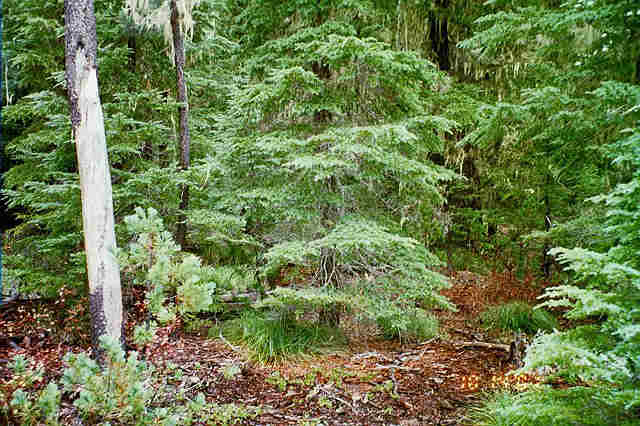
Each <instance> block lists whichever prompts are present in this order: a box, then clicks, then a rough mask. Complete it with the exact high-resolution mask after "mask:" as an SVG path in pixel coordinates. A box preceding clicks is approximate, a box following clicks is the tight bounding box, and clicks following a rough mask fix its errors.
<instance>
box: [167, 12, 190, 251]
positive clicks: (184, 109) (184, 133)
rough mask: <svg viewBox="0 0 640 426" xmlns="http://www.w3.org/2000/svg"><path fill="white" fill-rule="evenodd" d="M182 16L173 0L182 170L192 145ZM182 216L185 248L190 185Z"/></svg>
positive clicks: (180, 234) (180, 238)
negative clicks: (186, 211)
mask: <svg viewBox="0 0 640 426" xmlns="http://www.w3.org/2000/svg"><path fill="white" fill-rule="evenodd" d="M180 21H181V17H180V16H179V14H178V7H177V5H176V0H171V30H172V32H173V51H174V59H175V63H176V78H177V85H178V102H180V103H181V105H180V108H179V109H178V111H179V113H180V167H181V168H182V170H187V169H188V168H189V148H190V145H191V136H190V135H189V122H188V114H189V104H188V101H187V84H186V81H185V78H184V64H185V59H184V38H183V35H182V30H181V29H180ZM180 193H181V195H180V210H181V213H180V216H179V219H178V229H177V231H176V240H177V241H178V244H180V246H181V247H183V248H184V245H185V240H186V234H187V222H186V220H187V219H186V217H185V214H184V211H185V210H186V209H187V207H189V186H188V185H183V186H182V188H181V191H180Z"/></svg>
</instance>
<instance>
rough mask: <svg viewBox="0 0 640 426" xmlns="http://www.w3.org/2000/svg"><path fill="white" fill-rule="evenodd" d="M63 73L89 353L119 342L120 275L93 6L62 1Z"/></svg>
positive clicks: (88, 2)
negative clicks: (104, 342)
mask: <svg viewBox="0 0 640 426" xmlns="http://www.w3.org/2000/svg"><path fill="white" fill-rule="evenodd" d="M64 18H65V42H66V44H65V68H66V80H67V89H68V96H69V103H70V106H71V125H72V135H73V139H74V141H75V144H76V152H77V159H78V171H79V174H80V190H81V197H82V225H83V231H84V246H85V252H86V257H87V273H88V280H89V308H90V311H91V329H92V338H93V347H94V351H95V353H96V355H97V357H98V359H101V358H102V356H101V355H102V354H101V352H100V350H99V348H98V338H99V337H100V336H102V335H105V334H106V335H108V336H111V337H113V338H114V339H116V340H118V341H121V342H122V340H123V335H122V315H123V312H122V292H121V288H120V271H119V268H118V263H117V261H116V258H115V255H114V252H115V249H116V238H115V231H114V218H113V199H112V192H111V174H110V170H109V161H108V157H107V143H106V136H105V130H104V116H103V114H102V105H101V103H100V96H99V91H98V69H97V62H98V61H97V35H96V18H95V14H94V9H93V1H92V0H65V14H64Z"/></svg>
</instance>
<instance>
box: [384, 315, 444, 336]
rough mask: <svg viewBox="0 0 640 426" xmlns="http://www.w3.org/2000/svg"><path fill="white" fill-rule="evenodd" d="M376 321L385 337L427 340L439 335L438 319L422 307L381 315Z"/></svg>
mask: <svg viewBox="0 0 640 426" xmlns="http://www.w3.org/2000/svg"><path fill="white" fill-rule="evenodd" d="M376 323H377V324H378V327H379V328H380V330H381V331H382V335H383V337H384V338H385V339H409V340H426V339H430V338H432V337H435V336H437V335H438V330H439V324H438V319H437V318H436V317H435V316H433V315H431V314H429V313H428V312H426V311H424V310H422V309H415V310H414V311H413V312H407V313H403V314H393V315H388V316H386V315H381V316H379V317H378V318H376Z"/></svg>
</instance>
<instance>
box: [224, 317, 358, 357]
mask: <svg viewBox="0 0 640 426" xmlns="http://www.w3.org/2000/svg"><path fill="white" fill-rule="evenodd" d="M222 333H223V334H224V335H225V336H226V337H227V338H228V339H230V340H232V341H234V342H238V343H241V344H243V345H244V346H245V347H246V348H247V350H248V352H249V357H250V358H251V359H252V360H254V361H258V362H262V363H264V362H274V361H282V360H284V359H286V358H291V357H295V356H300V355H304V354H311V353H319V352H321V351H322V350H326V349H328V348H333V347H338V346H340V345H343V344H345V343H346V340H345V338H344V336H343V335H342V334H341V332H340V330H339V329H335V328H332V327H328V326H324V325H319V324H315V323H311V322H306V321H296V320H295V319H292V318H288V317H282V316H281V317H269V316H268V314H264V313H259V312H254V311H247V312H245V313H244V314H242V315H241V316H240V317H239V318H236V319H234V320H231V321H228V322H227V323H225V324H224V326H223V328H222Z"/></svg>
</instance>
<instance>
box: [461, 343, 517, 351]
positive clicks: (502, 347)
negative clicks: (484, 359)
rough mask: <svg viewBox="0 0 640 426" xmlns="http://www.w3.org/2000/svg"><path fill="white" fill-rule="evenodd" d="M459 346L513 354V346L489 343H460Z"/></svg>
mask: <svg viewBox="0 0 640 426" xmlns="http://www.w3.org/2000/svg"><path fill="white" fill-rule="evenodd" d="M458 345H459V346H462V347H463V348H485V349H499V350H501V351H505V352H511V346H509V345H504V344H502V343H487V342H460V343H458Z"/></svg>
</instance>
